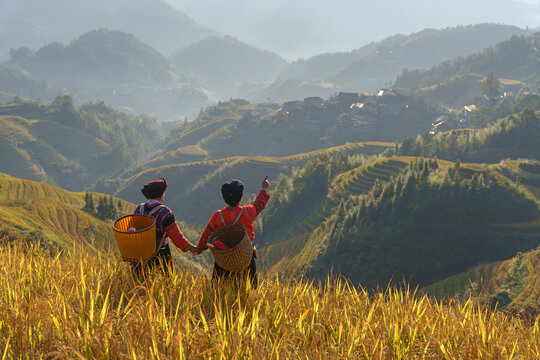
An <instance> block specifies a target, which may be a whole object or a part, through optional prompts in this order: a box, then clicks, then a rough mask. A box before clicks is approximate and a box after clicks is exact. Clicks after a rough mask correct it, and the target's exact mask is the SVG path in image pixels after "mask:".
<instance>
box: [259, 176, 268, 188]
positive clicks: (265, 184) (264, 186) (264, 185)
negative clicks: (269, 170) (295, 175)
mask: <svg viewBox="0 0 540 360" xmlns="http://www.w3.org/2000/svg"><path fill="white" fill-rule="evenodd" d="M269 187H270V182H268V176H267V177H265V178H264V180H263V182H262V184H261V189H264V190H266V189H268V188H269Z"/></svg>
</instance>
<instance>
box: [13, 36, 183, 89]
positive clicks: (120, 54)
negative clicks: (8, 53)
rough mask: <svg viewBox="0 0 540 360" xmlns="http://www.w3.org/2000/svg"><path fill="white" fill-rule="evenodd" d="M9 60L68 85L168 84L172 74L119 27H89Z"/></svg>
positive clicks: (155, 54) (165, 63) (164, 61)
mask: <svg viewBox="0 0 540 360" xmlns="http://www.w3.org/2000/svg"><path fill="white" fill-rule="evenodd" d="M12 54H13V51H12ZM12 61H13V62H14V63H16V64H17V65H19V66H21V67H22V68H24V69H26V70H27V71H29V72H30V73H31V74H33V75H34V76H37V77H43V78H45V79H47V80H48V81H50V82H52V83H54V84H57V85H59V86H62V87H66V88H71V89H84V88H91V87H103V86H111V85H115V84H124V83H141V84H152V83H154V84H155V83H162V84H171V83H172V82H173V81H174V80H175V79H174V77H175V75H176V74H174V72H173V71H172V68H171V66H170V64H169V63H168V61H167V59H166V58H165V57H163V56H162V55H161V54H160V53H158V52H157V51H156V50H154V49H153V48H151V47H150V46H148V45H146V44H144V43H142V42H141V41H139V40H138V39H136V38H135V37H134V36H133V35H130V34H126V33H123V32H120V31H108V30H95V31H91V32H89V33H86V34H84V35H82V36H81V37H79V38H78V39H77V40H75V41H72V42H71V43H69V44H68V45H62V44H61V43H59V42H53V43H50V44H48V45H46V46H44V47H42V48H40V49H39V50H38V51H37V52H36V53H35V54H33V55H32V54H30V55H29V56H28V57H23V56H21V57H20V58H15V59H12Z"/></svg>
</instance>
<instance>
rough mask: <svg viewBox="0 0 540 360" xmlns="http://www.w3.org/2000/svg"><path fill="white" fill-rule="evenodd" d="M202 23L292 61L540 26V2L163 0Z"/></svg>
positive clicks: (523, 0)
mask: <svg viewBox="0 0 540 360" xmlns="http://www.w3.org/2000/svg"><path fill="white" fill-rule="evenodd" d="M165 1H167V2H169V3H170V4H171V5H173V6H174V7H176V8H177V9H179V10H181V11H183V12H186V13H187V14H188V15H190V16H191V17H192V18H193V19H195V20H196V21H198V22H199V23H201V24H203V25H206V26H208V27H211V28H213V29H215V30H218V31H219V32H222V33H226V34H229V35H232V36H235V37H237V38H239V39H240V40H243V41H245V42H248V43H250V44H253V45H256V46H258V47H261V48H265V49H268V50H272V51H274V52H276V53H278V54H279V55H281V56H283V57H285V58H286V59H288V60H293V59H297V58H301V57H304V58H305V57H309V56H312V55H315V54H319V53H323V52H332V51H347V50H352V49H355V48H358V47H360V46H362V45H365V44H366V43H369V42H371V41H378V40H381V39H382V38H384V37H386V36H389V35H394V34H396V33H404V34H408V33H411V32H416V31H419V30H422V29H424V28H426V27H433V28H444V27H447V26H455V25H468V24H477V23H482V22H497V23H504V24H512V25H517V26H520V27H525V26H529V27H532V28H538V27H540V0H445V1H441V0H409V1H404V0H372V1H363V0H357V1H354V0H266V1H262V0H165Z"/></svg>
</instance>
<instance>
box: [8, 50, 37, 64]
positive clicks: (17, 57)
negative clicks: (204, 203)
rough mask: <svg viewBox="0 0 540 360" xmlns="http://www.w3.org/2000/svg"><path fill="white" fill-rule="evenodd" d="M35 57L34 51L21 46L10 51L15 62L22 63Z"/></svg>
mask: <svg viewBox="0 0 540 360" xmlns="http://www.w3.org/2000/svg"><path fill="white" fill-rule="evenodd" d="M34 55H35V52H34V50H32V49H29V48H27V47H24V46H21V47H19V48H16V49H15V48H11V49H9V56H10V58H11V60H13V61H22V60H26V59H29V58H31V57H33V56H34Z"/></svg>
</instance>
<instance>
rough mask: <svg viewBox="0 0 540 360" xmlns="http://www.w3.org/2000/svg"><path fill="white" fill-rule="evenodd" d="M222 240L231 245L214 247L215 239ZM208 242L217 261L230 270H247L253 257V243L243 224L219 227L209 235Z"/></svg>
mask: <svg viewBox="0 0 540 360" xmlns="http://www.w3.org/2000/svg"><path fill="white" fill-rule="evenodd" d="M217 240H219V241H221V242H223V243H224V244H225V245H227V246H228V247H229V249H227V250H218V249H215V248H214V247H213V245H212V244H213V243H214V241H217ZM208 244H209V246H208V247H209V248H210V251H212V255H214V259H215V260H216V263H217V264H218V265H219V266H221V267H222V268H223V269H225V270H227V271H230V272H241V271H244V270H246V269H247V268H248V267H249V264H250V263H251V258H252V257H253V244H252V243H251V239H250V238H249V236H248V234H247V230H246V227H245V226H244V225H242V224H230V225H225V226H222V227H220V228H217V229H216V230H215V231H214V232H213V233H211V234H210V236H209V237H208Z"/></svg>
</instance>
